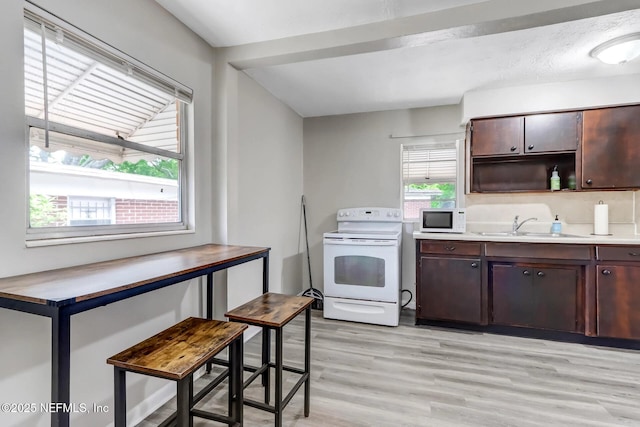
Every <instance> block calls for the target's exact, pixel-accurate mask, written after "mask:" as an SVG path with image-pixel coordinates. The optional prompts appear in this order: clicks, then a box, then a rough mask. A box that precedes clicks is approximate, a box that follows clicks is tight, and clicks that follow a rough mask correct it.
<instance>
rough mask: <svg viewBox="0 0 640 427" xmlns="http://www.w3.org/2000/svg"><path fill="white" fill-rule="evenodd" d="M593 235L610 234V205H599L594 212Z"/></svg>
mask: <svg viewBox="0 0 640 427" xmlns="http://www.w3.org/2000/svg"><path fill="white" fill-rule="evenodd" d="M593 234H598V235H601V236H602V235H607V234H609V205H605V204H603V203H602V202H600V203H599V204H597V205H596V206H595V208H594V210H593Z"/></svg>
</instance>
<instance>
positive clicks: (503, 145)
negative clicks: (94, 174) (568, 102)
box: [471, 111, 582, 192]
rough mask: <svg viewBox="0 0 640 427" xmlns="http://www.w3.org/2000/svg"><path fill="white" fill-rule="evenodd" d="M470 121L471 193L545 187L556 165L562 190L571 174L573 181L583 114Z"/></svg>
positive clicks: (556, 114)
mask: <svg viewBox="0 0 640 427" xmlns="http://www.w3.org/2000/svg"><path fill="white" fill-rule="evenodd" d="M471 124H472V126H471V178H472V179H471V191H472V192H521V191H545V190H550V184H549V178H550V177H551V173H552V171H553V170H554V169H556V168H557V170H558V173H559V175H560V182H561V188H568V185H569V181H570V179H569V178H570V177H572V179H573V180H574V181H575V177H576V176H577V168H576V165H577V164H578V163H577V159H579V156H578V155H577V153H578V152H579V150H578V149H579V147H580V138H581V135H582V112H579V111H578V112H576V111H574V112H562V113H545V114H531V115H527V116H513V117H497V118H490V119H475V120H472V122H471ZM572 189H575V188H572Z"/></svg>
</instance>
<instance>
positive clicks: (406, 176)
mask: <svg viewBox="0 0 640 427" xmlns="http://www.w3.org/2000/svg"><path fill="white" fill-rule="evenodd" d="M459 158H460V143H459V141H457V140H450V141H441V142H440V141H428V142H415V143H409V144H403V145H402V194H403V211H404V219H405V220H417V219H418V217H419V213H420V209H422V208H454V207H458V206H459V199H460V193H461V189H462V187H463V185H462V180H461V176H462V174H461V173H460V171H459V164H460V163H461V162H460V161H459Z"/></svg>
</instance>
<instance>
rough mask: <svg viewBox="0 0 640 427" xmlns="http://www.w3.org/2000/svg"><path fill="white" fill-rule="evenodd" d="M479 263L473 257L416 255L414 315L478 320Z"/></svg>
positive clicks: (480, 294)
mask: <svg viewBox="0 0 640 427" xmlns="http://www.w3.org/2000/svg"><path fill="white" fill-rule="evenodd" d="M480 265H481V261H480V259H476V258H446V257H437V256H434V257H430V256H422V257H420V265H419V268H420V270H419V271H420V276H419V279H420V281H419V284H418V285H417V288H416V302H417V310H416V317H417V318H418V319H432V320H451V321H457V322H467V323H480V322H481V306H482V304H481V296H482V292H481V284H482V276H481V268H480Z"/></svg>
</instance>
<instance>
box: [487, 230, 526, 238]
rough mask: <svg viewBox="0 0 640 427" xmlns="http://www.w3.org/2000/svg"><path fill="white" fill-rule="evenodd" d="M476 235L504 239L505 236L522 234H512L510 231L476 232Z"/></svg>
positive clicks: (519, 234) (520, 234)
mask: <svg viewBox="0 0 640 427" xmlns="http://www.w3.org/2000/svg"><path fill="white" fill-rule="evenodd" d="M476 234H479V235H481V236H494V237H501V236H502V237H506V236H513V237H515V236H522V235H523V234H522V233H513V232H511V231H476Z"/></svg>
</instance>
